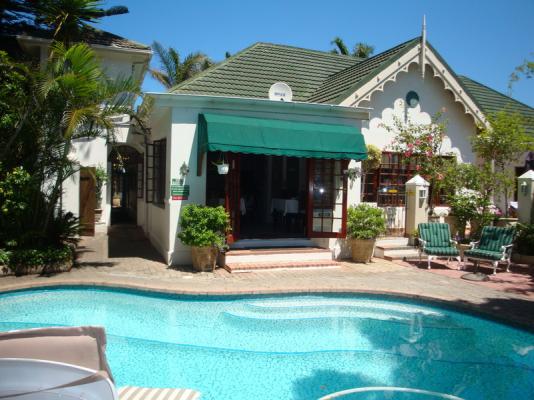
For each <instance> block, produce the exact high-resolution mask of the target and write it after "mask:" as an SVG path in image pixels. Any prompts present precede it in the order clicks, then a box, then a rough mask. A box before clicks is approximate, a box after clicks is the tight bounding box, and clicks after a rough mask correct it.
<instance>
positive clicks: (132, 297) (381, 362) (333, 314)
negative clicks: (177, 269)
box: [0, 288, 534, 400]
mask: <svg viewBox="0 0 534 400" xmlns="http://www.w3.org/2000/svg"><path fill="white" fill-rule="evenodd" d="M50 325H102V326H104V327H105V328H106V331H107V334H108V350H107V355H108V359H109V362H110V365H111V369H112V371H113V374H114V377H115V380H116V382H117V384H118V385H119V386H121V385H126V384H129V385H138V386H156V387H158V386H159V387H189V388H194V389H197V390H199V391H201V392H202V399H204V400H215V399H216V400H241V399H255V400H269V399H277V400H278V399H295V400H297V399H298V400H311V399H317V398H320V397H321V396H325V395H327V394H329V393H332V392H336V391H340V390H344V389H350V388H355V387H366V386H399V387H409V388H418V389H425V390H430V391H436V392H441V393H448V394H453V395H456V396H459V397H462V398H465V399H470V400H475V399H481V400H482V399H484V400H485V399H501V400H502V399H514V400H516V399H532V398H534V335H533V334H531V333H528V332H524V331H521V330H517V329H514V328H511V327H508V326H504V325H501V324H498V323H494V322H491V321H487V320H484V319H480V318H476V317H473V316H470V315H466V314H462V313H458V312H454V311H450V310H445V309H441V308H436V307H431V306H429V305H427V304H425V303H416V302H412V301H400V300H396V299H391V298H388V297H366V296H357V295H313V296H276V297H242V298H234V299H223V298H221V297H219V298H209V297H198V298H197V297H178V296H176V297H172V296H163V295H162V296H157V295H152V296H149V295H146V294H142V293H141V292H128V291H113V290H105V289H87V288H83V289H51V290H36V291H23V292H16V293H10V294H4V295H0V331H6V330H11V329H22V328H32V327H40V326H50ZM0 379H1V377H0ZM358 396H360V397H358ZM395 396H396V395H395ZM395 396H389V397H387V398H390V399H400V398H402V399H408V398H410V399H412V398H413V399H422V398H423V397H407V395H403V396H404V397H395ZM399 396H400V395H399ZM349 398H350V399H374V398H386V397H385V396H384V395H383V394H382V395H379V396H377V397H373V395H369V394H366V395H353V396H352V397H349V396H347V397H344V398H343V399H349Z"/></svg>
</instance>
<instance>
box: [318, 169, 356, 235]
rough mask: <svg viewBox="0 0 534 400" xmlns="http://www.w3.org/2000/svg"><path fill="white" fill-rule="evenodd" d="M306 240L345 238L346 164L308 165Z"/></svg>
mask: <svg viewBox="0 0 534 400" xmlns="http://www.w3.org/2000/svg"><path fill="white" fill-rule="evenodd" d="M308 166H309V174H308V176H309V181H308V196H309V201H308V236H309V237H345V234H346V220H347V216H346V213H347V176H346V175H345V174H344V171H345V170H346V169H347V166H348V161H346V160H330V159H312V160H310V161H309V164H308Z"/></svg>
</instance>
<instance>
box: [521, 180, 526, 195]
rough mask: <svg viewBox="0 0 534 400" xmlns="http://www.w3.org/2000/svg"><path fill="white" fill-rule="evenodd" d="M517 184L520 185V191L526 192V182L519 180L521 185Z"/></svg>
mask: <svg viewBox="0 0 534 400" xmlns="http://www.w3.org/2000/svg"><path fill="white" fill-rule="evenodd" d="M519 186H520V187H521V193H523V194H527V188H528V183H526V182H525V181H523V182H521V185H519Z"/></svg>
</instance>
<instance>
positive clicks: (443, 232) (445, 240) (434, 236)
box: [418, 222, 462, 269]
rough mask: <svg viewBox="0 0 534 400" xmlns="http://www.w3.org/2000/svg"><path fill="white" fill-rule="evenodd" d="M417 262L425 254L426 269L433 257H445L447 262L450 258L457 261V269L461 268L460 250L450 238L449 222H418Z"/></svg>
mask: <svg viewBox="0 0 534 400" xmlns="http://www.w3.org/2000/svg"><path fill="white" fill-rule="evenodd" d="M418 230H419V262H421V255H422V254H425V255H426V256H427V262H428V269H430V263H431V261H432V260H433V259H434V258H438V257H443V258H447V264H448V263H449V261H450V259H451V258H455V259H456V260H457V261H458V269H461V268H462V261H461V259H460V252H459V251H458V249H457V248H456V241H455V240H452V239H451V229H450V227H449V224H441V223H435V222H430V223H423V224H419V227H418Z"/></svg>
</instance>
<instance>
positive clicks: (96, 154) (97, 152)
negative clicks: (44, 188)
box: [62, 138, 111, 221]
mask: <svg viewBox="0 0 534 400" xmlns="http://www.w3.org/2000/svg"><path fill="white" fill-rule="evenodd" d="M70 157H71V158H72V159H75V160H76V161H77V162H78V163H79V165H80V166H82V167H95V168H96V167H102V168H105V169H107V168H108V146H107V145H106V140H105V139H103V138H94V139H78V140H76V141H74V143H73V150H72V152H71V155H70ZM109 186H110V185H108V184H107V183H105V184H104V186H103V187H102V220H103V221H109V215H110V211H111V205H110V201H109V199H110V188H109ZM62 201H63V203H62V205H63V210H64V211H70V212H72V213H73V214H74V215H75V216H77V217H79V216H80V174H79V173H78V172H76V173H75V174H74V175H73V176H71V177H70V178H68V179H67V180H66V181H65V182H64V183H63V200H62Z"/></svg>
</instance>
